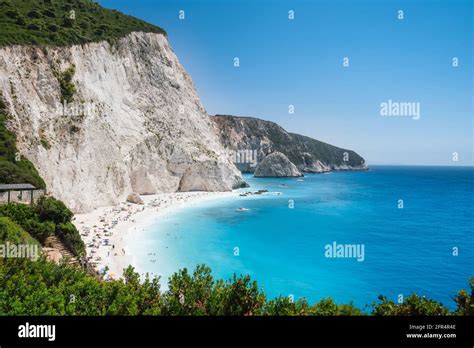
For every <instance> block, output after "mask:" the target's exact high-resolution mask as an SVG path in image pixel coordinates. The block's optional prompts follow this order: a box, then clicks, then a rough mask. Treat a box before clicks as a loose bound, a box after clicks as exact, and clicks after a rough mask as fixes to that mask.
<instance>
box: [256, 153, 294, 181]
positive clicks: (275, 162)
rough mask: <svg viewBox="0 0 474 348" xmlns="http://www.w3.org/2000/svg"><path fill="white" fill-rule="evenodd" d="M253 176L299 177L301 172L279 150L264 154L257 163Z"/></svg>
mask: <svg viewBox="0 0 474 348" xmlns="http://www.w3.org/2000/svg"><path fill="white" fill-rule="evenodd" d="M254 176H255V177H260V178H263V177H278V178H288V177H300V176H303V174H302V173H301V172H300V171H299V170H298V168H296V166H295V165H294V164H293V163H291V161H290V160H289V159H288V157H286V156H285V155H284V154H282V153H281V152H273V153H271V154H270V155H268V156H266V157H265V158H264V159H263V161H262V162H260V163H259V164H258V165H257V168H256V169H255V173H254Z"/></svg>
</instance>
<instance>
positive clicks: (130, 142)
mask: <svg viewBox="0 0 474 348" xmlns="http://www.w3.org/2000/svg"><path fill="white" fill-rule="evenodd" d="M72 66H74V67H75V74H74V77H73V83H74V85H75V87H76V92H75V94H74V97H73V101H72V103H71V104H69V105H68V108H67V110H66V111H64V110H63V109H62V108H61V107H60V104H59V103H60V99H61V89H60V85H59V82H58V78H57V76H58V75H57V74H58V73H60V72H64V71H65V70H66V69H68V68H70V67H72ZM0 91H1V92H2V94H3V98H4V100H5V102H6V104H7V107H8V111H9V113H10V114H11V115H12V118H11V119H10V120H9V121H8V124H7V126H8V128H9V129H11V130H12V131H14V132H15V134H16V135H17V147H18V149H19V151H20V152H21V154H22V155H24V156H25V157H27V158H28V159H29V160H30V161H32V162H33V164H34V165H35V166H36V168H37V169H38V171H39V173H40V175H41V176H42V177H43V179H44V180H45V182H46V184H47V187H48V191H49V192H50V193H51V194H53V195H54V196H55V197H57V198H59V199H61V200H63V201H64V202H65V203H66V204H67V205H68V206H69V207H70V208H71V209H72V210H74V211H75V212H86V211H90V210H91V209H93V208H95V207H98V206H104V205H113V204H117V203H118V202H119V201H121V200H124V199H125V197H126V195H127V194H129V193H130V192H132V191H133V192H136V193H138V194H152V193H156V192H173V191H177V190H180V191H189V190H204V191H228V190H231V189H232V188H234V187H238V186H239V185H241V184H242V183H243V180H242V177H241V174H240V172H239V171H238V170H237V169H236V167H235V165H234V164H233V163H231V161H230V159H229V156H228V155H226V153H225V151H224V148H223V146H222V145H221V144H220V142H219V139H218V137H217V136H216V133H215V129H214V127H215V125H214V124H213V123H212V122H211V121H210V119H209V116H208V115H207V113H206V111H205V109H204V107H203V106H202V104H201V102H200V100H199V97H198V95H197V93H196V90H195V88H194V85H193V82H192V80H191V78H190V76H189V75H188V74H187V73H186V72H185V70H184V69H183V67H182V66H181V64H180V63H179V61H178V59H177V57H176V55H175V54H174V52H173V51H172V49H171V48H170V45H169V43H168V40H167V38H166V37H165V36H164V35H162V34H154V33H142V32H135V33H131V34H129V35H128V36H126V37H124V38H122V39H120V40H119V41H118V42H117V43H115V44H113V45H111V44H109V43H108V42H99V43H89V44H84V45H75V46H71V47H49V48H39V47H32V46H11V47H4V48H1V49H0ZM71 110H72V111H71Z"/></svg>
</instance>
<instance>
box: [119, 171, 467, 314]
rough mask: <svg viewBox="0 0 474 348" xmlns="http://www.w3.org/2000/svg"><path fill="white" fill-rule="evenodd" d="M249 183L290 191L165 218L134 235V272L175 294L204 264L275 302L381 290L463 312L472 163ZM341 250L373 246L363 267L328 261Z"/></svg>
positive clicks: (358, 298)
mask: <svg viewBox="0 0 474 348" xmlns="http://www.w3.org/2000/svg"><path fill="white" fill-rule="evenodd" d="M245 177H246V180H247V182H248V183H249V184H250V185H251V187H250V188H248V189H243V190H241V191H250V190H251V191H256V190H258V189H267V190H269V191H272V192H281V194H280V195H268V194H265V195H253V196H248V197H237V198H225V199H217V200H212V201H208V202H204V203H202V204H200V205H197V206H194V207H189V208H184V209H182V210H179V211H178V212H176V213H174V214H171V215H167V216H165V217H162V218H160V219H159V221H158V222H157V223H154V224H150V225H149V226H148V227H147V228H145V229H144V230H140V231H135V232H133V238H129V239H130V240H129V242H128V243H129V245H128V249H129V251H130V252H131V253H132V254H133V255H134V256H135V261H134V262H135V265H134V266H136V269H137V270H138V271H139V272H149V273H151V274H153V275H161V276H162V284H163V287H164V288H166V281H167V278H168V277H169V276H170V275H171V274H172V273H173V272H175V271H176V270H178V269H180V268H183V267H187V268H188V269H194V267H195V266H196V265H197V264H200V263H205V264H207V265H208V266H210V267H211V269H212V270H213V275H214V276H215V277H216V278H224V279H228V278H230V277H231V276H232V274H233V273H237V274H250V275H251V276H252V278H253V279H255V280H257V281H258V284H259V285H260V286H262V287H263V288H264V290H265V292H266V294H267V295H268V296H269V297H276V296H278V295H280V294H281V295H283V296H289V295H293V296H294V298H295V299H298V298H300V297H306V298H307V299H308V300H309V301H310V302H314V301H317V300H319V299H321V298H324V297H329V296H331V297H333V298H334V299H335V300H336V301H337V302H348V301H351V300H352V301H353V302H354V303H355V304H356V305H358V306H360V307H363V306H364V305H366V304H371V303H373V302H375V301H376V300H377V296H378V295H379V294H383V295H385V296H387V297H389V298H391V299H393V300H394V301H396V300H397V296H398V295H399V294H402V295H404V296H407V295H409V294H411V293H412V292H416V293H417V294H419V295H425V296H427V297H431V298H433V299H436V300H438V301H441V302H442V303H443V304H445V305H446V306H448V307H449V308H454V305H455V304H454V302H453V301H452V296H454V295H455V293H456V292H457V291H458V290H459V289H461V288H466V287H467V280H468V278H469V277H474V236H473V233H474V220H473V210H474V209H473V208H474V204H473V203H474V180H473V178H474V168H473V167H425V166H419V167H417V166H371V167H370V170H369V171H367V172H333V173H329V174H306V175H305V177H304V181H297V180H296V179H256V178H253V177H252V176H250V175H246V176H245ZM290 200H292V201H293V203H294V206H293V208H291V207H290V206H291V202H289V201H290ZM400 200H403V208H400V207H401V201H400ZM240 207H244V208H248V209H250V210H249V211H244V212H240V211H238V208H240ZM333 242H336V243H338V244H358V245H363V246H364V260H363V261H362V262H359V261H357V259H356V258H327V257H325V246H326V245H327V244H332V243H333ZM235 248H238V255H235V254H236V250H237V249H235ZM453 248H457V249H453ZM454 250H457V251H458V253H457V256H456V255H453V254H456V253H455V252H454Z"/></svg>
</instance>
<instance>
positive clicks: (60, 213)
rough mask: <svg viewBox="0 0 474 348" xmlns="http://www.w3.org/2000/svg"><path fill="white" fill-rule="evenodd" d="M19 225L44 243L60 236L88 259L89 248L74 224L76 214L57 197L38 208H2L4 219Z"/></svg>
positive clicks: (43, 201) (40, 202) (41, 202)
mask: <svg viewBox="0 0 474 348" xmlns="http://www.w3.org/2000/svg"><path fill="white" fill-rule="evenodd" d="M2 216H3V217H6V218H8V219H10V220H11V221H13V222H15V223H16V224H18V225H19V226H21V228H22V229H23V230H25V231H26V232H28V233H29V235H31V237H33V238H35V239H36V240H37V241H38V242H40V243H43V242H44V241H45V240H46V238H47V237H48V236H51V235H56V236H57V237H58V238H59V239H60V240H61V241H62V242H63V243H64V244H65V245H66V246H67V247H68V248H69V249H70V250H71V251H72V253H73V254H74V255H76V256H79V257H81V256H85V254H86V251H85V245H84V242H83V241H82V239H81V236H80V235H79V232H78V231H77V229H76V227H75V226H74V225H73V224H72V223H71V218H72V216H73V214H72V212H71V211H70V210H69V209H68V208H67V207H66V206H65V205H64V203H63V202H61V201H59V200H57V199H55V198H53V197H41V198H40V199H39V200H38V202H36V204H34V205H27V204H17V203H11V204H3V205H0V217H2Z"/></svg>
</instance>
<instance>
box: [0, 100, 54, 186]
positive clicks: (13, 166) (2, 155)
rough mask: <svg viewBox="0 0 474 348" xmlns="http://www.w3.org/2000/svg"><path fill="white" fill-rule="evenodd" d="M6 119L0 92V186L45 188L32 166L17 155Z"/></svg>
mask: <svg viewBox="0 0 474 348" xmlns="http://www.w3.org/2000/svg"><path fill="white" fill-rule="evenodd" d="M8 118H9V114H8V113H7V110H6V106H5V104H4V103H3V100H2V94H1V92H0V184H24V183H29V184H32V185H33V186H35V187H36V188H45V187H46V185H45V183H44V181H43V179H42V178H41V177H40V176H39V174H38V172H37V170H36V168H35V167H34V165H33V164H32V163H31V162H30V161H28V160H27V159H26V158H24V157H23V156H21V155H20V154H19V152H18V150H17V148H16V137H15V134H14V133H13V132H11V131H9V130H8V129H7V126H6V124H7V121H8Z"/></svg>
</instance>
